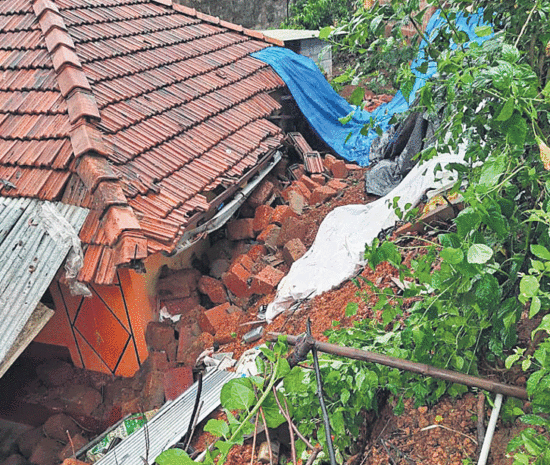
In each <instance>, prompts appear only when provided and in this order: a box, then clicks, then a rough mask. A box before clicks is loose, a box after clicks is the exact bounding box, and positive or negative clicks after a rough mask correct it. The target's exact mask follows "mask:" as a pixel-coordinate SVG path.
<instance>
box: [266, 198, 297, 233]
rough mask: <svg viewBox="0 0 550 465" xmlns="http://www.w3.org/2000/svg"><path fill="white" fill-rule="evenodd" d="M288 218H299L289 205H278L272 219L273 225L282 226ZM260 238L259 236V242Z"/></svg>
mask: <svg viewBox="0 0 550 465" xmlns="http://www.w3.org/2000/svg"><path fill="white" fill-rule="evenodd" d="M286 218H298V215H297V214H296V213H295V212H294V211H292V208H290V207H289V206H288V205H278V206H277V207H275V211H274V212H273V216H272V217H271V223H272V224H277V225H279V226H281V225H282V224H283V221H284V220H285V219H286ZM260 236H261V234H260ZM260 236H258V240H260Z"/></svg>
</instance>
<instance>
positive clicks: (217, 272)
mask: <svg viewBox="0 0 550 465" xmlns="http://www.w3.org/2000/svg"><path fill="white" fill-rule="evenodd" d="M229 265H231V262H230V261H229V260H227V259H225V258H218V259H217V260H214V261H212V263H211V264H210V276H212V277H213V278H216V279H221V277H222V276H223V274H224V273H225V272H226V271H227V270H229Z"/></svg>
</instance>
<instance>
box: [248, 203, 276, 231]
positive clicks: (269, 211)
mask: <svg viewBox="0 0 550 465" xmlns="http://www.w3.org/2000/svg"><path fill="white" fill-rule="evenodd" d="M274 211H275V209H274V208H273V207H270V206H269V205H260V206H259V207H258V208H256V213H255V215H254V221H253V223H252V228H253V229H254V232H255V233H259V232H261V231H263V230H264V229H265V228H267V226H268V225H269V223H270V222H271V217H272V216H273V212H274Z"/></svg>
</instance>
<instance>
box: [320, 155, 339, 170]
mask: <svg viewBox="0 0 550 465" xmlns="http://www.w3.org/2000/svg"><path fill="white" fill-rule="evenodd" d="M335 161H337V158H336V157H335V156H334V155H330V154H327V155H325V159H324V160H323V165H325V168H326V169H327V170H329V171H330V167H331V166H332V164H333V163H334V162H335Z"/></svg>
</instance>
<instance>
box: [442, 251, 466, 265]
mask: <svg viewBox="0 0 550 465" xmlns="http://www.w3.org/2000/svg"><path fill="white" fill-rule="evenodd" d="M440 256H441V258H442V259H443V260H444V261H446V262H447V263H450V264H451V265H456V264H458V263H462V260H464V253H463V252H462V250H461V249H455V248H453V247H447V248H445V249H443V250H442V251H441V253H440Z"/></svg>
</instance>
